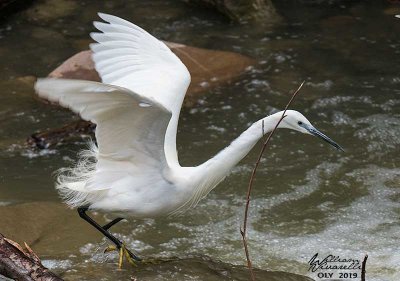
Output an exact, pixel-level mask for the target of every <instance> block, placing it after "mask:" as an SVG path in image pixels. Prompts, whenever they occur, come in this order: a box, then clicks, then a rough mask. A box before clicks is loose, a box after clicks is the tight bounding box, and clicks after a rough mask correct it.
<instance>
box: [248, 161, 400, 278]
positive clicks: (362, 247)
mask: <svg viewBox="0 0 400 281" xmlns="http://www.w3.org/2000/svg"><path fill="white" fill-rule="evenodd" d="M348 175H349V176H351V177H354V178H356V179H358V180H360V179H362V181H363V185H364V186H365V188H366V189H367V190H368V193H369V194H368V195H366V196H363V197H361V198H359V199H357V200H355V201H354V202H353V203H352V204H351V205H350V206H348V207H345V208H343V209H340V210H337V211H336V212H332V213H330V214H329V216H328V218H327V220H328V221H329V222H330V224H329V226H328V227H326V229H324V230H323V231H321V232H320V233H317V234H310V235H300V236H291V237H280V236H277V235H271V236H270V237H269V238H268V239H267V240H264V245H263V246H262V247H261V248H263V249H264V250H265V253H266V255H268V256H272V257H274V258H278V259H284V260H288V261H292V262H298V263H302V264H304V267H303V272H302V273H303V274H305V273H306V272H305V271H304V269H305V268H306V263H307V261H308V260H309V259H310V258H311V257H312V256H313V255H314V254H315V253H319V254H320V256H326V255H328V254H333V255H339V256H341V257H343V258H353V259H361V260H362V258H363V257H364V255H365V254H368V255H369V258H368V263H367V269H368V280H371V281H386V280H387V281H389V280H400V247H399V246H398V245H399V240H398V237H399V235H398V234H399V233H400V224H399V214H398V209H399V208H400V202H396V200H395V199H394V197H395V196H397V195H400V189H397V188H390V187H388V186H386V185H385V182H387V181H389V180H396V179H397V180H398V177H399V176H400V170H399V169H383V168H378V167H369V168H365V169H360V170H356V171H354V172H352V173H350V174H348ZM250 236H252V237H254V238H253V239H255V240H258V241H257V242H262V241H259V240H260V238H261V237H263V236H264V239H265V238H266V237H265V235H264V234H263V233H257V232H256V231H252V233H251V234H250ZM289 264H290V263H289ZM277 269H280V270H289V271H293V270H291V266H290V265H283V266H282V267H281V268H280V267H279V266H278V268H277ZM299 270H301V266H300V267H299ZM314 277H315V276H314Z"/></svg>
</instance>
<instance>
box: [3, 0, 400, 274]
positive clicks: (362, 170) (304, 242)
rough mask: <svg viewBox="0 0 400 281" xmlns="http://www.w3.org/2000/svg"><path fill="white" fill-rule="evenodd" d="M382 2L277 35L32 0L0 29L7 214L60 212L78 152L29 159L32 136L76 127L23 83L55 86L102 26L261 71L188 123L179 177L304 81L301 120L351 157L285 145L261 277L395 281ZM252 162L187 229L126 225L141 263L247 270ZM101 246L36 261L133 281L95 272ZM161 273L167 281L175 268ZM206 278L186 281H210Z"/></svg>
mask: <svg viewBox="0 0 400 281" xmlns="http://www.w3.org/2000/svg"><path fill="white" fill-rule="evenodd" d="M276 2H278V1H276ZM368 2H369V3H368ZM375 2H378V1H364V2H360V3H358V4H357V3H356V4H352V5H349V4H344V5H331V6H327V7H325V8H323V7H322V6H318V5H314V6H303V5H300V4H296V5H295V4H291V5H289V4H287V3H286V2H282V3H280V4H277V8H278V11H279V12H280V14H281V15H282V16H283V22H282V23H281V24H277V25H263V24H246V23H244V24H233V23H229V22H227V21H226V20H225V18H223V17H221V16H219V15H218V14H214V13H213V12H211V11H209V10H202V9H199V8H197V7H190V6H187V5H185V4H184V3H182V2H181V1H176V2H175V1H129V2H127V1H113V4H110V3H108V1H66V0H62V1H50V0H47V1H38V2H37V4H35V5H34V6H32V7H31V8H30V9H28V10H27V11H24V12H20V13H17V14H15V15H14V16H12V17H11V18H10V19H9V20H8V21H6V22H3V23H1V24H0V58H1V60H0V66H1V70H2V71H1V72H0V86H1V89H2V92H1V95H0V205H7V204H11V205H16V204H21V203H28V202H37V201H41V202H43V201H45V202H48V203H51V202H59V201H60V200H59V199H58V195H57V194H56V192H55V190H54V188H53V181H54V178H53V176H52V172H53V171H55V170H56V169H57V168H59V167H64V166H67V165H71V163H72V161H73V160H75V159H76V151H77V150H79V149H81V148H83V147H84V142H81V143H76V144H70V145H64V146H61V147H58V148H57V149H54V150H45V151H42V152H35V151H30V150H27V149H25V148H24V140H25V138H26V137H27V136H28V135H30V134H31V133H32V132H34V131H36V130H41V129H44V128H51V127H57V126H60V125H63V124H64V123H66V122H68V121H70V120H71V119H74V118H76V117H74V116H73V115H72V114H71V113H69V112H68V111H64V110H60V109H59V108H50V107H48V106H46V105H44V104H42V103H40V102H38V101H37V100H36V99H35V98H34V97H33V91H32V88H31V82H30V80H29V78H26V77H25V76H28V75H33V76H37V77H41V76H46V75H47V74H48V73H49V72H50V71H51V70H52V69H54V68H55V67H56V66H57V65H59V64H60V63H61V62H62V61H63V60H64V59H66V58H68V57H69V56H71V55H73V54H74V53H76V52H78V51H80V50H84V49H87V45H88V43H90V40H89V36H88V33H89V32H91V31H93V28H92V25H91V22H92V21H93V20H95V19H97V17H96V12H97V11H102V12H107V13H111V14H115V15H118V16H121V17H124V18H126V19H128V20H131V21H133V22H135V23H136V24H138V25H140V26H142V27H143V28H145V29H146V30H148V31H150V32H151V33H153V34H154V35H156V36H158V37H159V38H161V39H165V40H168V41H173V42H178V43H184V44H188V45H193V46H197V47H203V48H210V49H219V50H227V51H235V52H239V53H242V54H246V55H248V56H251V57H254V58H255V59H256V60H257V61H258V64H257V65H256V67H254V68H253V69H251V70H249V71H248V72H247V73H246V74H244V75H242V76H241V77H240V79H239V80H238V81H236V82H235V83H233V84H231V85H227V86H221V87H219V88H216V89H213V90H211V91H210V92H208V93H206V95H204V97H203V98H202V99H201V100H199V102H198V103H197V104H196V105H195V106H194V107H192V108H188V109H184V110H183V112H182V115H181V121H180V124H179V135H178V147H179V158H180V161H181V163H182V165H196V164H199V163H201V162H203V161H205V160H206V159H208V158H209V157H211V156H212V155H214V154H215V153H216V152H217V151H218V150H220V149H222V148H223V147H224V146H226V145H228V144H229V143H230V141H231V140H233V139H234V138H235V137H236V136H238V135H239V134H240V133H241V132H242V131H243V130H244V129H246V128H247V127H248V126H249V125H250V124H251V123H252V122H254V121H256V120H258V119H260V118H262V117H264V116H266V115H269V114H270V113H272V112H275V111H276V110H279V109H282V108H283V107H284V105H285V104H286V102H287V100H288V97H289V95H288V93H289V92H290V91H291V90H293V89H295V88H297V86H298V85H299V84H300V83H301V81H303V80H306V84H305V86H304V88H303V90H302V93H301V94H300V96H299V97H298V99H297V100H296V102H295V103H294V105H293V108H294V109H296V110H299V111H301V112H303V113H304V114H305V115H306V116H307V117H308V119H309V120H310V121H311V122H312V123H313V124H314V125H315V126H316V127H317V128H319V129H321V130H322V131H323V132H325V133H326V134H327V135H329V136H331V137H332V138H333V139H334V140H335V141H337V142H338V143H340V144H341V145H342V146H343V147H344V148H345V150H346V152H345V153H338V152H337V151H336V150H334V149H332V148H331V147H328V145H326V144H325V143H321V142H320V141H319V140H317V139H315V138H312V137H310V136H305V135H300V134H298V133H295V132H289V131H284V130H283V131H279V133H278V134H277V135H276V137H275V138H274V142H273V145H272V147H271V148H272V149H270V150H269V151H268V153H267V156H266V158H265V159H264V160H263V162H262V165H261V167H260V170H259V173H258V177H257V180H256V184H255V187H254V192H253V200H252V203H251V214H250V215H251V227H250V230H249V243H250V249H251V255H252V258H253V262H254V264H255V266H256V267H258V268H262V269H269V270H280V271H288V272H294V273H299V274H303V275H308V276H313V275H310V274H309V273H308V272H307V268H308V267H307V261H308V260H309V259H310V258H311V257H312V256H313V255H314V254H315V253H317V252H318V253H320V255H325V254H335V255H340V256H342V257H347V258H358V259H360V258H362V257H363V256H364V254H365V253H368V254H369V260H368V277H369V278H368V280H371V281H373V280H400V247H399V246H398V245H399V233H400V223H399V213H400V189H399V183H400V169H399V160H400V63H399V62H400V19H395V18H394V16H393V15H394V14H395V13H398V14H400V7H399V5H397V6H396V5H392V6H390V5H389V4H384V3H383V1H382V2H380V3H375ZM257 153H258V149H255V150H254V151H253V152H252V153H251V154H250V155H249V156H248V157H247V158H245V159H244V160H243V161H242V162H241V163H240V165H239V166H238V167H236V168H235V169H234V171H233V173H232V174H231V176H230V177H228V178H227V179H226V180H225V181H224V182H222V183H221V184H220V185H219V186H218V187H217V188H216V189H215V190H214V191H213V192H211V193H210V194H209V196H208V197H207V198H206V199H204V200H202V201H201V202H200V204H199V206H197V207H196V208H195V209H193V210H191V211H190V212H188V213H187V214H186V215H185V216H182V217H178V218H165V219H159V220H145V221H130V222H129V223H123V224H121V225H120V226H117V227H116V228H115V231H116V232H118V233H119V234H120V235H121V237H123V238H124V239H125V240H126V241H127V243H128V246H130V247H132V248H135V249H136V250H138V251H139V252H140V254H141V255H142V256H153V257H175V256H176V257H183V256H185V257H186V256H187V255H188V254H193V255H206V256H209V257H211V258H213V259H215V260H222V261H224V262H227V263H232V264H244V255H243V250H242V244H241V241H240V234H239V224H240V223H241V218H242V212H243V202H244V196H245V192H246V185H247V182H248V178H249V175H250V172H251V169H252V167H253V163H254V161H255V158H256V156H257ZM48 203H46V204H48ZM34 206H37V205H34ZM32 212H35V209H32ZM70 215H71V216H72V215H75V214H73V213H70ZM68 227H70V228H71V229H75V233H76V236H80V235H87V233H86V232H84V233H82V231H81V228H80V227H77V226H76V225H75V224H72V223H71V224H70V225H69V226H68ZM85 227H89V226H85V225H84V226H83V228H85ZM0 232H1V229H0ZM60 235H61V237H62V234H60ZM99 237H100V236H93V237H92V243H89V244H88V243H87V242H85V243H81V242H79V241H81V240H80V239H79V238H77V239H76V241H75V242H74V243H75V244H71V242H68V243H64V244H63V242H62V240H60V241H59V244H58V245H57V248H59V249H60V252H57V253H54V252H52V251H51V250H50V249H47V248H45V247H42V250H41V251H40V252H39V254H42V255H45V256H46V255H47V256H46V257H47V265H49V266H50V267H53V268H55V269H56V270H58V271H62V272H66V273H65V274H66V276H70V278H71V280H83V279H84V280H86V279H87V280H100V278H99V277H95V276H98V275H96V274H102V277H101V280H115V278H128V277H127V276H129V275H124V276H125V277H121V275H118V276H119V277H118V276H114V275H113V276H111V275H110V276H108V277H107V274H106V272H107V270H105V269H100V272H101V273H99V271H98V270H99V268H101V267H102V265H101V264H98V263H96V262H101V259H102V254H99V251H98V249H99V248H101V247H103V246H105V243H106V242H105V240H103V241H102V242H100V241H101V238H99ZM89 240H90V239H89ZM69 241H71V240H69ZM50 247H51V246H49V248H50ZM71 249H73V250H71ZM63 251H65V252H68V254H64V252H63ZM93 252H95V253H96V254H94V255H93ZM100 252H101V251H100ZM111 260H113V261H115V257H114V256H113V259H111ZM114 266H115V264H114V263H112V264H111V265H107V267H106V268H107V269H109V270H110V271H111V268H114ZM174 266H175V265H173V266H172V267H174ZM180 266H183V267H185V266H184V265H182V264H181V265H180ZM175 268H176V266H175ZM154 270H156V269H154ZM159 270H160V275H159V279H160V280H164V279H163V278H166V277H165V275H163V273H162V272H164V273H165V270H166V269H165V268H163V267H162V266H161V267H159ZM189 271H190V270H189ZM103 273H104V274H103ZM80 274H82V275H80ZM118 274H119V273H118ZM196 276H197V275H196V274H195V273H193V274H192V275H191V274H190V273H187V274H186V275H184V276H183V275H179V278H181V279H185V280H201V278H200V279H199V277H198V276H197V277H196ZM314 277H315V276H314ZM97 278H99V279H97ZM153 278H154V277H153ZM177 278H178V277H177ZM165 280H168V279H165ZM210 280H211V279H210Z"/></svg>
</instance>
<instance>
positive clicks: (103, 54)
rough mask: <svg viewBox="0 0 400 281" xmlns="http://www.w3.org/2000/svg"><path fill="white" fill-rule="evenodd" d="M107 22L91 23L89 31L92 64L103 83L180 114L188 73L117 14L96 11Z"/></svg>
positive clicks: (161, 46)
mask: <svg viewBox="0 0 400 281" xmlns="http://www.w3.org/2000/svg"><path fill="white" fill-rule="evenodd" d="M99 16H100V18H102V19H103V20H104V21H106V22H108V23H103V22H94V23H93V24H94V26H95V27H96V28H97V29H98V30H100V31H102V33H96V32H94V33H91V37H92V38H93V39H94V40H95V41H97V42H98V43H94V44H91V45H90V47H91V49H92V51H93V53H94V54H93V60H94V62H95V67H96V70H97V71H98V73H99V74H100V77H101V79H102V81H103V82H104V83H108V84H112V85H116V86H120V87H124V88H127V89H130V90H131V91H134V92H135V93H139V94H140V95H142V96H146V97H149V98H152V99H154V100H156V101H157V102H159V103H161V104H162V105H163V106H164V107H166V108H167V109H168V110H170V111H171V112H173V113H174V112H175V111H177V112H178V113H179V111H180V108H181V105H182V101H183V98H184V96H185V93H186V90H187V88H188V86H189V84H190V74H189V71H188V70H187V68H186V66H185V65H184V64H183V63H182V62H181V60H180V59H179V58H178V57H177V56H176V55H175V54H174V53H173V52H172V51H171V50H170V49H169V48H168V47H167V46H166V45H165V44H164V43H163V42H161V41H160V40H158V39H156V38H155V37H153V36H152V35H150V34H149V33H147V32H146V31H145V30H143V29H141V28H140V27H138V26H136V25H134V24H133V23H130V22H128V21H126V20H123V19H121V18H118V17H116V16H112V15H107V14H102V13H99Z"/></svg>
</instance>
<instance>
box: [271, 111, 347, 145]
mask: <svg viewBox="0 0 400 281" xmlns="http://www.w3.org/2000/svg"><path fill="white" fill-rule="evenodd" d="M285 115H286V117H285V118H283V120H282V122H281V124H280V125H279V127H280V128H286V129H292V130H296V131H299V132H301V133H303V134H309V135H313V136H316V137H319V138H320V139H322V140H324V141H326V142H327V143H329V144H330V145H332V146H334V147H335V148H337V149H339V150H341V151H344V150H343V148H342V147H341V146H340V145H339V144H337V143H336V142H334V141H333V140H332V139H331V138H329V137H328V136H326V135H325V134H323V133H321V132H320V131H319V130H317V129H316V128H315V127H314V126H313V125H311V123H310V121H308V120H307V118H306V117H304V115H303V114H301V113H300V112H298V111H295V110H287V111H286V113H285Z"/></svg>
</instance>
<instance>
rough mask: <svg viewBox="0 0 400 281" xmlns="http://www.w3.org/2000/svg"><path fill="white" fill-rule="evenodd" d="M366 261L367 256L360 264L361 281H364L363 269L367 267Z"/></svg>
mask: <svg viewBox="0 0 400 281" xmlns="http://www.w3.org/2000/svg"><path fill="white" fill-rule="evenodd" d="M367 259H368V255H365V257H364V260H363V262H362V266H361V281H365V272H366V271H365V268H366V266H367Z"/></svg>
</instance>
